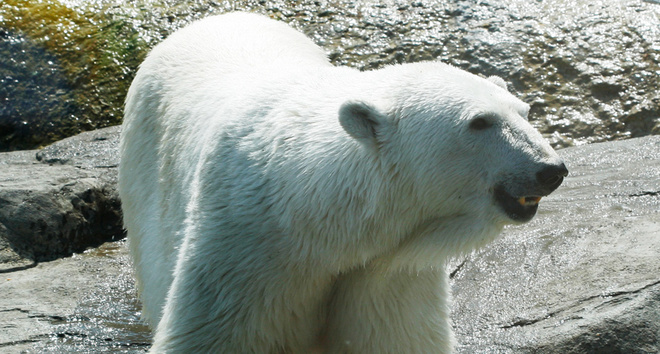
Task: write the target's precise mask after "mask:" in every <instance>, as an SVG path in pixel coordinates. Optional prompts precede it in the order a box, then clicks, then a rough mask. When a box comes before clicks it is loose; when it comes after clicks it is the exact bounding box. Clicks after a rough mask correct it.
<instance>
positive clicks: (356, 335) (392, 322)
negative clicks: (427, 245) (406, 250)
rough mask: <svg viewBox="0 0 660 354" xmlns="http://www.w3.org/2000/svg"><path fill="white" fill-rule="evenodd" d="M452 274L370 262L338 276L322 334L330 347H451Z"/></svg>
mask: <svg viewBox="0 0 660 354" xmlns="http://www.w3.org/2000/svg"><path fill="white" fill-rule="evenodd" d="M448 296H449V289H448V276H447V273H446V271H445V269H444V267H438V268H434V269H431V268H427V269H424V270H421V271H419V272H416V273H410V272H408V271H404V270H397V271H392V270H384V269H381V268H380V267H378V266H374V265H367V266H366V267H363V268H359V269H356V270H353V271H351V272H350V273H347V274H344V275H343V276H342V277H341V278H340V279H339V280H338V282H337V284H336V289H335V293H334V294H333V300H332V304H331V307H330V311H329V319H328V325H327V329H326V335H325V338H324V342H325V347H326V349H327V352H328V353H449V352H451V348H452V344H453V342H454V340H453V333H452V330H451V322H450V318H449V315H450V313H449V311H450V309H449V304H448Z"/></svg>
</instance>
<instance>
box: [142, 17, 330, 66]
mask: <svg viewBox="0 0 660 354" xmlns="http://www.w3.org/2000/svg"><path fill="white" fill-rule="evenodd" d="M161 55H162V56H163V57H161V58H153V59H156V60H157V59H164V60H163V62H164V63H165V64H167V62H174V63H176V64H180V63H186V64H188V65H191V66H198V68H199V69H211V68H212V70H214V71H215V72H216V75H217V74H218V71H220V72H227V73H234V72H236V71H242V70H248V71H255V70H257V71H259V70H260V69H261V68H264V67H266V68H277V69H278V70H286V69H287V68H299V67H300V66H301V65H302V66H317V65H321V66H329V65H330V63H329V62H328V59H327V56H326V54H325V53H324V52H323V50H321V48H319V47H318V46H317V45H315V44H314V43H313V42H312V41H311V40H310V39H309V38H307V37H306V36H305V35H304V34H302V33H300V32H298V31H296V30H294V29H293V28H291V27H289V26H288V25H286V24H285V23H282V22H278V21H272V20H269V19H268V18H266V17H264V16H261V15H256V14H251V13H231V14H225V15H221V16H213V17H209V18H206V19H204V20H201V21H198V22H195V23H193V24H192V25H190V26H188V27H186V28H184V29H182V30H180V31H177V32H176V33H174V34H172V35H171V36H170V37H169V38H168V39H167V40H166V41H164V42H163V43H161V44H160V45H159V46H157V47H156V48H155V49H154V51H153V52H152V53H151V54H150V57H160V56H161ZM191 59H192V61H191ZM148 61H149V58H148V59H147V62H148ZM144 65H147V63H145V64H144ZM207 78H208V77H207Z"/></svg>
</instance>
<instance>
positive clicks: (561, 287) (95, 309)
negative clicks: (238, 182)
mask: <svg viewBox="0 0 660 354" xmlns="http://www.w3.org/2000/svg"><path fill="white" fill-rule="evenodd" d="M117 134H118V128H116V127H115V128H110V129H108V130H101V131H95V132H89V133H84V134H83V135H80V136H76V137H74V138H71V139H68V140H67V141H64V142H61V143H59V144H57V145H54V146H51V147H49V148H47V149H44V150H42V151H40V152H39V156H40V159H41V161H38V160H36V159H35V157H34V156H35V154H34V152H33V151H21V152H12V153H4V154H0V166H1V167H3V168H0V175H2V173H3V172H2V171H4V170H5V169H4V167H7V166H18V167H15V168H14V169H13V170H12V171H13V172H12V173H13V174H15V175H16V176H23V177H21V178H18V177H17V178H15V180H16V181H14V182H12V183H19V182H18V180H20V179H28V177H27V176H29V173H30V172H29V171H30V170H31V169H35V170H37V171H38V170H40V169H48V168H56V169H58V168H64V169H63V170H62V171H66V172H61V173H60V172H57V173H53V176H60V177H61V178H70V179H69V182H70V183H72V182H73V181H74V179H77V178H81V180H83V181H84V180H86V179H93V178H92V177H93V176H96V177H94V178H98V179H99V180H107V181H109V182H108V183H109V184H110V185H106V187H105V188H107V189H112V188H114V187H113V186H112V185H111V184H112V183H113V182H112V181H114V178H115V177H114V174H115V172H116V171H115V168H114V167H105V166H115V165H116V158H117V157H116V140H117ZM559 153H560V155H562V157H563V158H564V159H565V161H566V163H567V165H568V167H569V169H570V171H571V173H570V175H569V177H568V178H567V179H566V181H565V182H564V184H563V185H562V186H561V187H560V188H559V189H558V190H557V191H556V192H555V193H554V194H552V195H551V196H549V197H547V198H544V200H543V201H542V202H541V207H540V212H539V215H538V216H537V217H536V218H535V219H534V220H533V221H532V222H530V223H528V224H525V225H522V226H514V227H509V228H507V229H506V230H505V232H504V235H503V237H502V238H501V239H500V240H498V241H496V242H494V243H493V244H491V245H489V246H488V247H486V248H485V249H483V250H481V251H479V252H476V253H475V254H472V255H470V256H468V257H466V258H463V259H457V260H456V261H455V262H453V264H452V266H451V267H450V269H451V271H452V288H453V289H452V291H453V297H454V306H453V314H452V317H453V321H454V327H455V329H456V334H457V339H458V343H459V345H458V347H457V352H458V353H601V352H604V353H654V352H658V351H660V321H659V319H660V258H659V257H658V252H660V182H659V179H658V176H660V137H658V136H650V137H645V138H638V139H630V140H625V141H619V142H609V143H602V144H592V145H586V146H580V147H574V148H568V149H563V150H561V151H560V152H559ZM47 161H50V164H51V165H49V164H48V163H46V162H47ZM21 170H23V171H21ZM58 171H59V170H58ZM73 171H78V172H73ZM94 171H104V174H100V175H93V174H92V173H94ZM67 173H69V174H68V177H66V176H67ZM80 173H88V175H85V176H84V177H79V174H80ZM90 176H92V177H90ZM104 176H105V177H104ZM3 178H6V176H5V177H3ZM40 181H41V183H42V184H44V185H45V186H40V187H38V186H33V188H32V190H33V192H31V193H32V194H41V193H43V191H48V190H50V191H51V192H50V193H54V194H57V193H60V194H61V198H62V200H61V201H60V203H64V201H63V200H65V199H66V198H71V199H70V201H69V203H71V200H73V199H74V198H75V196H74V195H67V194H65V193H62V192H57V188H63V187H57V186H62V185H64V184H65V183H62V182H57V178H55V177H53V178H41V179H40ZM81 183H90V182H81ZM56 187H57V188H56ZM2 190H3V189H2V187H0V196H2V195H3V194H2ZM53 191H55V192H53ZM56 206H57V205H56ZM117 207H118V206H117ZM0 225H2V224H0ZM1 232H2V228H1V227H0V234H1ZM2 240H3V238H1V237H0V241H2ZM0 247H2V242H0ZM1 254H2V252H0V255H1ZM17 257H19V256H17ZM19 258H20V257H19ZM0 275H2V277H0V293H2V294H3V296H0V323H3V326H1V327H0V351H2V352H3V353H4V352H6V353H18V352H20V351H22V350H29V351H34V352H40V353H41V352H46V353H64V352H123V353H137V352H143V351H144V349H145V348H146V347H148V343H149V341H150V339H149V331H148V329H147V328H146V327H145V326H144V325H142V324H141V323H140V322H139V320H138V318H139V305H138V303H137V300H136V295H135V290H134V286H133V281H132V275H131V271H130V260H129V258H128V255H127V252H126V246H125V243H124V242H123V241H118V242H112V243H106V244H104V245H103V246H101V247H99V248H96V249H91V250H88V251H85V252H84V253H83V254H76V255H74V256H73V257H68V258H62V259H58V260H55V261H51V262H26V263H21V264H18V265H17V263H3V264H2V267H0Z"/></svg>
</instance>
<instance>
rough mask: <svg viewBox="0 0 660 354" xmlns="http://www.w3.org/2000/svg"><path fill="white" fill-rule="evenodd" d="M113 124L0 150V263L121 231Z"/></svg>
mask: <svg viewBox="0 0 660 354" xmlns="http://www.w3.org/2000/svg"><path fill="white" fill-rule="evenodd" d="M118 132H119V128H118V127H112V128H107V129H105V130H101V131H94V132H88V133H84V134H81V135H78V136H75V137H71V138H68V139H66V140H64V141H61V142H58V143H55V144H53V145H51V146H49V147H47V148H45V149H43V150H41V151H20V152H10V153H2V154H0V166H1V168H0V264H3V265H2V266H4V267H5V268H7V267H9V268H11V267H14V266H23V265H24V264H25V262H26V261H45V260H53V259H55V258H58V257H62V256H67V255H71V254H72V253H75V252H81V251H83V250H85V249H86V248H88V247H93V246H98V245H100V244H101V243H103V242H106V241H108V240H112V239H120V238H122V237H123V232H122V228H121V212H120V202H119V197H118V194H117V191H116V186H115V182H116V173H117V172H116V166H117V159H118V157H117V140H118V134H119V133H118Z"/></svg>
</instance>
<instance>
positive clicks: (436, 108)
mask: <svg viewBox="0 0 660 354" xmlns="http://www.w3.org/2000/svg"><path fill="white" fill-rule="evenodd" d="M374 75H375V74H374ZM379 75H380V76H378V77H379V78H381V79H382V80H384V81H387V82H383V83H381V85H382V86H385V87H387V88H388V89H391V90H390V91H388V92H387V93H386V94H385V97H383V95H382V91H381V96H378V97H369V98H366V99H365V100H359V101H350V102H348V103H345V104H344V105H343V106H342V108H341V109H340V114H339V116H340V117H339V120H340V123H341V124H342V127H343V128H344V129H345V130H346V131H347V132H348V134H349V135H350V136H352V137H353V138H355V139H357V140H358V141H360V142H361V144H362V146H363V147H365V148H367V149H368V150H369V153H372V154H375V155H376V156H377V158H378V159H380V161H382V163H383V165H384V166H387V168H388V169H389V171H392V172H391V178H395V179H397V181H396V183H395V184H394V185H395V186H397V187H399V188H401V191H402V193H407V194H408V195H409V196H410V198H412V199H414V204H415V205H416V206H419V207H420V208H421V210H423V211H424V213H425V215H429V217H445V216H446V217H449V216H452V215H474V216H475V217H477V218H479V219H481V220H487V222H490V223H495V224H499V225H503V224H507V223H520V222H526V221H529V220H530V219H531V218H532V217H533V216H534V215H535V213H536V211H537V208H538V202H539V200H540V199H541V197H544V196H546V195H548V194H550V193H551V192H552V191H554V190H555V189H556V188H557V187H558V186H559V185H560V184H561V183H562V180H563V178H564V177H565V176H566V175H567V173H568V171H567V169H566V167H565V166H564V163H563V162H562V160H561V159H560V158H559V156H558V155H557V154H556V153H555V152H554V150H553V149H552V148H551V147H550V145H549V144H548V143H547V142H546V141H545V140H544V139H543V137H542V136H541V134H539V133H538V132H537V131H536V130H535V129H534V128H533V127H532V126H531V125H530V124H529V122H528V121H527V113H528V111H529V106H528V105H527V104H525V103H523V102H522V101H520V100H518V99H517V98H515V97H514V96H513V95H511V94H510V93H509V92H508V91H507V89H506V84H505V82H504V81H503V80H502V79H500V78H497V77H493V78H489V79H484V78H480V77H478V76H475V75H472V74H469V73H467V72H465V71H462V70H459V69H456V68H453V67H451V66H448V65H444V64H440V63H418V64H408V65H401V66H395V67H390V68H386V69H383V70H381V73H379ZM376 91H378V90H376ZM390 185H392V184H390Z"/></svg>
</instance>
